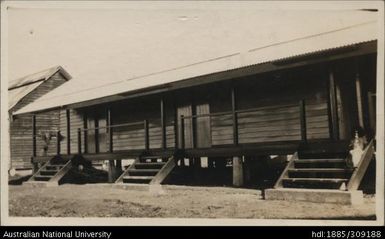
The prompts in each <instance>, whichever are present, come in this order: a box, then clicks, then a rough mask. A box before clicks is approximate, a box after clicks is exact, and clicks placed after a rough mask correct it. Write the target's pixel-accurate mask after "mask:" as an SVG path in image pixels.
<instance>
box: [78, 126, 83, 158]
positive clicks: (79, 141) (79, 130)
mask: <svg viewBox="0 0 385 239" xmlns="http://www.w3.org/2000/svg"><path fill="white" fill-rule="evenodd" d="M81 153H82V130H81V129H80V128H78V154H81Z"/></svg>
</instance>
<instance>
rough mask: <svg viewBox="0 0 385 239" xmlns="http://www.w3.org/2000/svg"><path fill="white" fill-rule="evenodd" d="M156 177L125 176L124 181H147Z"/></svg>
mask: <svg viewBox="0 0 385 239" xmlns="http://www.w3.org/2000/svg"><path fill="white" fill-rule="evenodd" d="M153 178H154V176H129V175H127V176H123V179H140V180H146V179H153Z"/></svg>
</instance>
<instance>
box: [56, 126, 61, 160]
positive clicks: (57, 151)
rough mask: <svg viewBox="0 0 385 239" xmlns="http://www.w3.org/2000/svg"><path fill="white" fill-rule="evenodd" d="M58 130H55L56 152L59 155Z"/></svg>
mask: <svg viewBox="0 0 385 239" xmlns="http://www.w3.org/2000/svg"><path fill="white" fill-rule="evenodd" d="M60 137H61V136H60V130H58V131H57V132H56V154H57V155H60Z"/></svg>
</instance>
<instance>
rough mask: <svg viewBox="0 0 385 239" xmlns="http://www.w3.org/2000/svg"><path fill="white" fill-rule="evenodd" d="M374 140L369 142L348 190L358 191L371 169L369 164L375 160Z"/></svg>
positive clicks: (351, 178)
mask: <svg viewBox="0 0 385 239" xmlns="http://www.w3.org/2000/svg"><path fill="white" fill-rule="evenodd" d="M373 141H374V140H373V139H372V140H371V141H370V142H369V144H368V146H366V148H365V150H364V152H363V153H362V155H361V159H360V162H359V163H358V165H357V168H356V169H355V170H354V172H353V174H352V176H351V177H350V180H349V183H348V186H347V190H349V191H352V190H357V189H358V187H359V186H360V183H361V180H362V178H363V177H364V175H365V172H366V170H367V169H368V167H369V163H370V161H371V160H372V158H373V153H374V147H373Z"/></svg>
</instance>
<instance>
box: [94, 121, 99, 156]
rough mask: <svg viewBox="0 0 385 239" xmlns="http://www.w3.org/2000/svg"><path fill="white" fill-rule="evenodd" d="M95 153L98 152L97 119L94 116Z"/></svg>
mask: <svg viewBox="0 0 385 239" xmlns="http://www.w3.org/2000/svg"><path fill="white" fill-rule="evenodd" d="M94 120H95V153H99V119H98V117H95V119H94Z"/></svg>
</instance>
